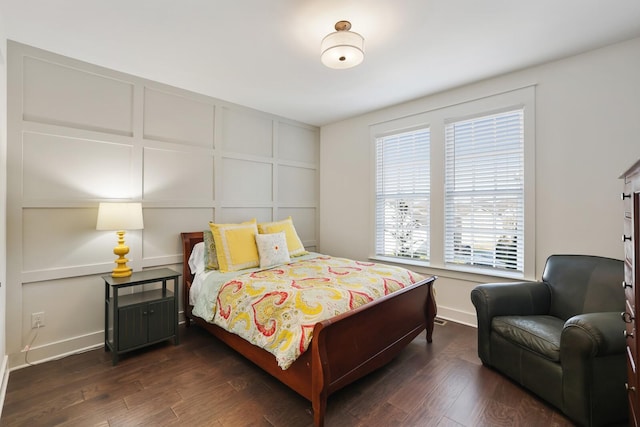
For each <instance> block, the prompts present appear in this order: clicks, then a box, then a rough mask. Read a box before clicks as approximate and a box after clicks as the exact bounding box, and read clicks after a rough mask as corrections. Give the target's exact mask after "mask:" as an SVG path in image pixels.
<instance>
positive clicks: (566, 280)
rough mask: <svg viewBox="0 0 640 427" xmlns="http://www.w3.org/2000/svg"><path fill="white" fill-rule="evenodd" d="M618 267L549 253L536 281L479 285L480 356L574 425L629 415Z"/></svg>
mask: <svg viewBox="0 0 640 427" xmlns="http://www.w3.org/2000/svg"><path fill="white" fill-rule="evenodd" d="M623 278H624V269H623V262H622V261H620V260H615V259H611V258H603V257H597V256H587V255H552V256H550V257H549V258H548V259H547V262H546V265H545V268H544V272H543V274H542V280H541V281H539V282H516V283H490V284H483V285H478V286H476V287H475V288H474V289H473V291H472V292H471V301H472V302H473V305H474V306H475V308H476V313H477V318H478V356H479V357H480V359H481V360H482V363H483V364H484V365H485V366H490V367H492V368H494V369H496V370H498V371H500V372H501V373H503V374H505V375H507V376H508V377H510V378H511V379H513V380H514V381H516V382H517V383H519V384H520V385H522V386H523V387H525V388H527V389H529V390H530V391H532V392H533V393H535V394H536V395H538V396H539V397H541V398H542V399H544V400H545V401H547V402H548V403H550V404H552V405H553V406H555V407H556V408H558V409H559V410H561V411H562V412H563V413H564V414H565V415H566V416H567V417H568V418H570V419H571V420H572V421H574V422H576V423H577V424H579V425H584V426H600V425H611V424H617V423H624V422H625V420H626V419H627V417H628V409H627V395H626V390H625V382H626V376H627V367H626V354H625V348H626V344H625V337H624V334H623V331H624V323H623V322H622V319H621V317H620V313H621V312H623V311H624V308H625V298H624V290H623V288H622V286H621V283H622V281H623Z"/></svg>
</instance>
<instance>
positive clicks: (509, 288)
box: [471, 282, 551, 322]
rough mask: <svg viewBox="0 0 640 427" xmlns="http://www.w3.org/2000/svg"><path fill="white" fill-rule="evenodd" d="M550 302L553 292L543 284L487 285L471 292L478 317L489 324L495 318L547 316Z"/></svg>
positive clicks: (479, 286) (477, 287)
mask: <svg viewBox="0 0 640 427" xmlns="http://www.w3.org/2000/svg"><path fill="white" fill-rule="evenodd" d="M550 301H551V292H550V291H549V287H548V286H547V285H546V284H545V283H543V282H514V283H487V284H484V285H478V286H476V287H475V288H474V289H473V290H472V291H471V302H473V305H474V306H475V307H476V311H477V313H478V317H479V318H480V317H482V318H484V317H486V318H487V319H488V320H489V322H490V321H491V318H493V317H495V316H511V315H513V316H528V315H535V314H547V313H548V312H549V304H550ZM478 320H480V319H478Z"/></svg>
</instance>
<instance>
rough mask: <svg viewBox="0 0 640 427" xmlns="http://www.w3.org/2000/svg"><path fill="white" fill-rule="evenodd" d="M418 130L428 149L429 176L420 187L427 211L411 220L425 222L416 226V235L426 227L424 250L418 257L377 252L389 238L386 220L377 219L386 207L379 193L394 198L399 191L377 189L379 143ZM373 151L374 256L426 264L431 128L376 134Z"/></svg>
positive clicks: (415, 128) (378, 178)
mask: <svg viewBox="0 0 640 427" xmlns="http://www.w3.org/2000/svg"><path fill="white" fill-rule="evenodd" d="M418 132H426V133H427V136H426V137H422V138H421V139H426V140H427V142H428V147H427V149H428V150H427V153H426V157H427V158H426V159H425V160H426V161H427V162H428V166H427V172H428V175H429V177H428V178H427V182H426V184H425V185H424V188H422V189H421V190H422V191H421V193H423V194H424V195H425V197H426V203H427V213H426V218H422V217H421V216H420V215H418V219H415V218H413V216H411V220H412V221H416V222H418V221H420V220H422V222H426V227H425V228H422V227H420V228H418V235H420V234H422V233H421V231H420V230H421V229H426V231H425V233H426V239H425V240H426V241H427V245H426V249H425V252H424V254H423V256H422V257H419V256H418V257H409V256H403V255H397V254H396V255H391V254H383V253H379V250H378V249H379V248H380V246H384V247H385V248H386V247H387V244H386V243H387V241H388V240H390V239H389V238H388V237H387V230H386V227H385V225H386V224H387V222H386V221H383V225H381V224H380V221H379V219H380V217H379V214H380V212H379V210H380V209H384V210H385V211H386V210H387V208H386V207H382V208H381V207H380V206H378V201H379V199H380V197H381V194H383V195H384V197H383V198H384V199H385V200H389V199H395V198H396V197H397V194H399V193H396V194H392V193H390V192H384V191H383V192H381V193H379V191H378V190H379V185H380V175H379V168H378V166H379V164H380V159H379V154H380V149H379V145H380V144H382V143H383V142H384V140H385V139H391V138H396V137H400V138H401V139H402V138H406V135H408V134H416V133H418ZM374 151H375V152H374V157H375V159H376V160H375V164H374V176H375V195H374V209H375V214H374V227H375V233H374V241H375V246H374V253H375V256H377V257H383V258H388V259H393V260H395V261H397V262H409V263H412V262H415V263H418V264H427V263H428V260H429V255H430V254H429V250H430V248H431V245H430V236H429V233H430V229H431V223H430V220H429V213H428V211H430V200H431V195H430V182H429V181H430V175H431V173H430V166H431V129H430V128H429V127H428V126H418V127H411V128H409V129H404V130H401V131H396V132H391V133H386V134H384V135H378V136H377V137H376V139H375V143H374ZM403 155H405V154H404V153H403ZM390 169H391V168H390ZM390 172H394V170H393V169H391V171H390ZM395 172H397V171H395ZM394 189H395V190H401V189H400V188H399V187H395V188H394ZM397 199H398V200H397V201H400V200H401V198H399V197H398V198H397ZM416 199H418V200H419V198H415V197H414V198H410V200H409V202H413V201H415V200H416ZM382 217H383V218H385V219H386V217H387V215H385V214H383V215H382ZM380 232H382V234H383V235H382V236H379V233H380ZM391 234H392V233H391ZM381 240H382V242H381ZM396 240H398V239H397V238H396ZM418 240H419V239H418ZM413 244H415V240H414V241H412V245H413ZM396 245H397V242H396ZM418 255H420V252H419V251H418Z"/></svg>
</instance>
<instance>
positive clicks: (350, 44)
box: [320, 30, 364, 69]
mask: <svg viewBox="0 0 640 427" xmlns="http://www.w3.org/2000/svg"><path fill="white" fill-rule="evenodd" d="M320 52H321V56H320V59H321V60H322V63H323V64H324V65H326V66H327V67H329V68H335V69H344V68H351V67H355V66H356V65H358V64H360V63H361V62H362V61H363V60H364V38H363V37H362V36H361V35H360V34H358V33H354V32H352V31H346V30H341V31H336V32H335V33H331V34H329V35H328V36H326V37H325V38H324V39H323V40H322V43H321V44H320Z"/></svg>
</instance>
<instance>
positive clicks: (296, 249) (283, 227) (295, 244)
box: [258, 217, 309, 257]
mask: <svg viewBox="0 0 640 427" xmlns="http://www.w3.org/2000/svg"><path fill="white" fill-rule="evenodd" d="M258 231H259V232H260V234H271V233H279V232H281V231H282V232H284V233H285V235H286V236H287V247H288V248H289V256H292V257H296V256H302V255H306V254H308V253H309V252H307V251H306V250H305V248H304V245H303V244H302V241H301V240H300V237H298V233H296V229H295V227H294V226H293V221H292V220H291V217H288V218H287V219H283V220H282V221H276V222H267V223H262V224H258Z"/></svg>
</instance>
